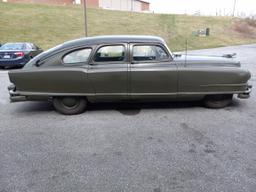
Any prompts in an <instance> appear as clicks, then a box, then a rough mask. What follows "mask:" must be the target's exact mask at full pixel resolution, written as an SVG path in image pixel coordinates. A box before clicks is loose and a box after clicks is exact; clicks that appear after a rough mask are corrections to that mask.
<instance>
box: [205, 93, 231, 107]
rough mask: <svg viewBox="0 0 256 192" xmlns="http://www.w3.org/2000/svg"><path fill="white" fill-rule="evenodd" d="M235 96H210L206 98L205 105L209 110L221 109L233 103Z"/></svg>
mask: <svg viewBox="0 0 256 192" xmlns="http://www.w3.org/2000/svg"><path fill="white" fill-rule="evenodd" d="M232 99H233V95H208V96H206V97H205V98H204V105H205V106H206V107H207V108H212V109H221V108H225V107H227V106H229V105H230V104H231V103H232Z"/></svg>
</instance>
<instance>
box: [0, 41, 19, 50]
mask: <svg viewBox="0 0 256 192" xmlns="http://www.w3.org/2000/svg"><path fill="white" fill-rule="evenodd" d="M23 49H24V43H6V44H4V45H3V46H2V47H0V50H23Z"/></svg>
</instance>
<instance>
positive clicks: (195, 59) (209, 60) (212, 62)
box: [174, 54, 241, 67]
mask: <svg viewBox="0 0 256 192" xmlns="http://www.w3.org/2000/svg"><path fill="white" fill-rule="evenodd" d="M174 61H175V62H178V63H184V64H186V66H195V67H196V66H209V67H210V66H219V67H241V64H240V62H239V61H236V60H235V59H234V58H233V57H231V58H227V57H225V56H203V55H190V54H188V55H186V54H175V55H174Z"/></svg>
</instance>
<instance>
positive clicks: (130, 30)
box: [0, 3, 256, 51]
mask: <svg viewBox="0 0 256 192" xmlns="http://www.w3.org/2000/svg"><path fill="white" fill-rule="evenodd" d="M83 18H84V17H83V8H82V7H80V6H53V5H37V4H10V3H0V26H1V27H0V42H2V43H4V42H10V41H31V42H35V43H36V44H38V45H39V46H41V47H42V48H43V49H48V48H50V47H53V46H55V45H57V44H59V43H62V42H65V41H67V40H71V39H75V38H80V37H83V36H84V20H83ZM240 24H241V25H243V27H242V28H244V25H246V24H248V25H250V26H249V27H250V30H247V31H246V30H245V31H242V32H241V29H240V28H241V27H240V28H239V26H240ZM206 27H209V28H210V29H211V36H210V37H195V36H193V35H192V31H196V30H198V29H202V28H206ZM255 28H256V26H254V25H252V24H251V22H246V21H244V20H233V19H232V18H230V17H196V16H186V15H171V14H144V13H131V12H121V11H110V10H101V9H88V32H89V35H90V36H94V35H115V34H120V35H124V34H128V35H129V34H136V35H157V36H161V37H163V38H164V39H165V40H166V42H167V44H168V45H169V47H170V48H171V50H173V51H180V50H184V49H185V47H186V46H185V44H186V43H185V42H186V39H187V41H188V48H189V49H200V48H211V47H219V46H227V45H236V44H245V43H255V42H256V40H255V34H256V30H255ZM248 31H249V32H248ZM245 33H250V35H247V34H245Z"/></svg>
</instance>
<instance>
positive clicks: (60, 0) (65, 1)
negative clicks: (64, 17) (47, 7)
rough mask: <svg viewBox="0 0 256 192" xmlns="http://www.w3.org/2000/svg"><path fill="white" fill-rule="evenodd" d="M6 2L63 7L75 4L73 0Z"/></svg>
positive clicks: (6, 0) (18, 0) (16, 0)
mask: <svg viewBox="0 0 256 192" xmlns="http://www.w3.org/2000/svg"><path fill="white" fill-rule="evenodd" d="M5 2H10V3H42V4H61V5H70V4H73V0H5Z"/></svg>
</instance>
